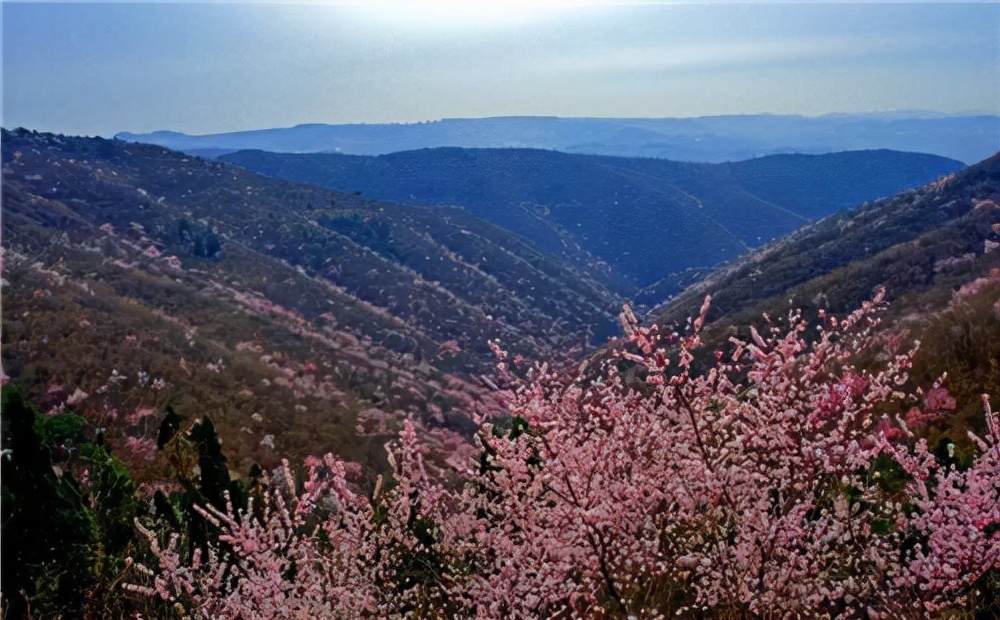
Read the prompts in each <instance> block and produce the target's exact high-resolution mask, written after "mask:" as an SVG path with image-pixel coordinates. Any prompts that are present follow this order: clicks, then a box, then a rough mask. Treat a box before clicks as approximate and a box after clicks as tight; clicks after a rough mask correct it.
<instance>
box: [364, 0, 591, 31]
mask: <svg viewBox="0 0 1000 620" xmlns="http://www.w3.org/2000/svg"><path fill="white" fill-rule="evenodd" d="M364 6H365V8H366V9H367V10H368V11H370V12H371V14H372V15H373V16H374V17H376V18H377V19H379V20H382V21H390V22H394V23H397V24H399V25H407V26H424V27H435V26H436V27H473V26H493V25H498V26H500V25H510V24H521V23H525V22H530V21H536V20H539V19H545V18H547V17H551V16H552V15H553V14H554V13H556V12H558V11H559V10H560V9H566V8H568V7H570V6H571V4H570V3H569V2H556V1H548V2H546V1H545V0H541V1H539V0H503V1H495V0H478V1H476V0H472V1H469V0H466V1H462V0H423V1H421V2H394V1H386V2H371V3H366V4H365V5H364ZM574 6H577V7H578V6H579V2H577V3H575V4H574Z"/></svg>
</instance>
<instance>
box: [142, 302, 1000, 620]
mask: <svg viewBox="0 0 1000 620" xmlns="http://www.w3.org/2000/svg"><path fill="white" fill-rule="evenodd" d="M879 303H880V300H876V301H875V302H874V303H872V304H866V305H865V307H863V308H862V309H861V310H859V311H857V312H855V313H854V314H852V315H851V316H849V317H847V318H845V319H843V320H839V321H838V320H836V319H834V318H833V317H823V320H824V325H823V326H822V328H821V330H820V331H819V332H818V336H817V337H815V338H810V339H807V338H806V337H805V334H806V327H807V326H806V324H805V322H804V321H802V320H801V319H800V317H799V316H798V315H795V314H792V315H790V316H789V317H788V318H787V322H785V323H784V324H785V326H784V327H783V328H782V327H772V328H769V329H767V330H764V333H763V334H761V333H759V332H758V331H757V330H756V329H751V331H750V334H751V338H750V339H749V341H747V342H744V341H741V340H737V339H733V341H732V344H733V350H732V351H731V352H729V353H728V354H723V353H722V352H717V353H715V356H714V360H715V361H714V363H713V364H710V365H709V367H708V368H704V369H702V370H701V371H699V372H695V370H694V367H695V365H696V356H695V353H696V352H697V350H698V349H699V348H700V347H702V343H701V339H700V336H699V332H700V329H701V326H702V324H703V322H704V316H705V312H706V311H707V307H708V306H707V300H706V305H705V306H704V307H703V309H702V312H701V315H700V316H699V317H698V318H697V319H695V320H694V321H691V322H690V323H689V324H688V327H687V329H686V330H684V331H683V333H682V334H677V333H674V332H670V333H666V332H660V331H659V330H658V329H657V328H656V327H650V328H646V327H642V326H640V325H639V324H638V322H637V321H636V320H635V318H634V316H632V315H631V313H630V312H628V311H626V312H625V313H624V314H623V325H624V327H625V330H626V333H627V336H628V340H629V344H628V346H627V347H626V348H625V349H623V350H621V351H619V352H618V353H617V357H616V359H615V360H614V362H615V363H612V364H608V365H607V367H606V369H605V370H603V371H602V372H601V374H600V376H598V377H596V378H595V377H593V376H592V375H586V374H585V372H584V369H582V368H581V369H580V370H578V371H573V372H566V371H557V370H554V369H552V368H550V367H548V366H546V365H539V366H535V367H532V368H531V369H530V370H528V372H527V375H526V378H522V379H518V378H515V377H514V376H513V375H512V374H509V373H508V372H507V371H508V367H507V362H506V360H505V359H503V357H504V355H503V353H502V352H499V354H500V355H501V358H502V359H501V362H500V364H499V370H500V381H499V383H500V384H501V385H506V386H507V387H508V390H507V392H506V397H507V403H508V404H507V406H508V411H509V414H510V418H509V420H512V422H511V421H504V420H499V419H495V420H493V421H484V422H483V424H482V427H481V430H480V432H479V433H478V435H477V441H478V446H479V450H480V458H479V461H478V462H470V463H468V467H467V470H466V471H462V472H457V473H458V474H459V475H460V476H459V477H460V480H459V482H457V483H454V484H449V485H442V484H439V483H438V482H436V481H434V480H432V479H431V478H430V477H429V476H428V475H427V474H426V471H425V470H424V467H423V457H422V455H421V449H420V443H419V441H418V439H417V436H416V433H415V431H414V429H413V427H412V426H410V425H409V424H408V425H407V426H406V428H405V430H404V431H403V433H402V436H401V441H400V443H399V444H398V445H397V446H396V447H395V448H393V450H392V452H391V453H392V456H393V459H392V463H393V466H394V477H395V479H396V481H397V485H396V486H394V487H393V488H392V489H391V490H390V491H388V492H384V493H382V492H380V491H378V490H377V491H376V493H375V496H374V497H373V498H370V499H369V498H366V497H362V496H358V495H357V494H355V493H354V492H353V491H351V490H350V489H349V488H348V485H347V482H346V480H345V473H344V464H343V463H342V462H341V461H339V460H338V459H336V458H334V457H332V456H329V455H328V456H327V457H325V458H324V459H323V460H322V461H321V462H320V461H318V460H313V461H312V462H311V463H309V464H308V465H310V474H309V477H308V479H307V481H306V483H305V485H304V486H303V487H302V488H301V489H299V491H298V492H297V493H295V492H294V490H295V489H296V487H295V485H294V483H293V482H291V481H285V482H283V483H281V484H275V483H272V484H271V485H270V491H269V492H268V493H267V494H266V495H265V498H267V499H266V501H265V504H264V506H263V507H254V508H253V509H251V510H249V511H247V512H246V513H235V512H234V511H232V510H231V511H229V513H223V512H219V511H208V512H207V513H206V514H210V515H211V517H212V518H213V519H215V520H216V521H217V523H218V525H219V527H220V529H221V531H222V533H223V535H222V537H221V540H222V541H223V543H224V546H222V547H218V548H215V549H213V550H212V551H211V553H210V555H209V557H198V556H196V557H194V558H190V559H188V560H185V559H184V558H183V557H182V554H181V553H180V552H179V551H178V547H179V546H178V545H177V544H176V538H175V539H173V540H172V542H171V543H169V544H167V545H166V546H163V547H161V546H160V544H159V543H158V538H157V536H156V535H155V534H154V533H153V532H149V531H147V535H148V537H149V539H150V541H151V545H152V549H153V552H154V554H155V555H156V556H157V558H158V562H159V567H158V570H157V571H156V572H155V573H154V572H153V571H148V572H149V573H150V576H149V578H148V580H147V581H146V584H148V585H133V586H130V587H131V588H133V589H135V590H139V591H144V592H146V593H148V594H150V595H154V596H159V597H161V598H164V599H166V600H175V601H178V602H179V603H181V604H184V605H186V607H187V609H189V610H193V609H197V610H198V612H197V613H200V614H201V615H202V616H203V617H210V618H245V617H289V618H297V617H309V616H311V617H330V616H337V615H338V614H339V615H342V616H344V617H392V616H402V615H416V616H431V615H434V614H436V613H443V614H445V615H447V616H459V617H483V618H500V617H668V616H669V617H676V616H681V617H714V618H735V617H739V618H828V617H850V618H896V617H915V618H919V617H933V616H932V614H940V613H946V612H961V611H963V610H970V609H973V608H975V607H976V606H977V605H984V604H987V603H983V602H982V600H981V598H982V595H981V594H978V593H977V589H978V588H980V587H981V583H982V582H983V580H984V579H986V578H987V577H989V575H988V573H990V571H992V572H993V574H994V577H995V573H996V570H997V568H998V564H1000V531H998V530H1000V486H998V485H1000V420H998V419H997V415H996V414H994V413H992V412H991V410H990V406H989V401H988V399H987V398H986V397H984V407H985V410H986V416H987V421H988V431H989V432H988V436H987V437H984V438H979V437H973V438H972V439H973V441H974V443H975V444H976V446H977V448H978V454H977V455H976V458H975V459H974V460H973V462H972V464H971V465H970V466H968V467H965V468H961V467H958V466H956V465H955V464H953V463H946V462H942V461H939V460H938V459H937V458H935V456H934V455H933V454H932V453H931V452H930V451H929V450H928V448H927V445H926V443H925V442H924V441H922V440H917V439H915V438H914V437H913V435H912V430H911V429H910V428H908V426H907V424H906V421H905V420H904V419H903V418H902V417H899V416H895V417H889V416H887V415H886V413H885V412H887V411H893V410H895V411H906V410H909V413H908V414H907V418H908V419H910V420H917V419H925V418H928V417H934V416H937V415H940V413H941V412H940V410H941V409H946V408H948V407H954V403H953V402H951V401H950V399H949V397H948V396H947V394H946V392H944V391H943V389H942V388H941V387H940V386H935V388H934V390H933V391H931V392H929V393H928V395H927V397H926V398H922V399H921V398H918V396H917V395H908V394H906V393H904V392H903V391H901V390H902V389H903V386H904V385H905V384H906V383H907V370H908V368H909V366H910V360H911V356H912V353H913V352H912V351H910V352H907V353H898V352H896V351H893V350H888V349H886V350H883V351H882V355H881V356H880V359H882V364H881V367H880V368H878V369H874V370H869V369H862V368H859V367H856V366H855V365H853V364H854V360H857V359H859V357H860V356H861V354H862V353H865V352H871V351H873V350H878V349H879V348H883V349H884V348H886V345H885V341H884V340H881V339H880V338H879V337H878V336H877V332H876V330H875V327H876V325H877V323H878V319H877V316H876V314H877V306H878V305H879ZM498 351H499V349H498ZM917 405H920V406H922V407H923V409H924V410H925V411H920V410H917V411H914V407H916V406H917ZM918 414H920V415H918ZM147 570H148V569H147Z"/></svg>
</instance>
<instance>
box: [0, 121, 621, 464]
mask: <svg viewBox="0 0 1000 620" xmlns="http://www.w3.org/2000/svg"><path fill="white" fill-rule="evenodd" d="M2 139H3V162H4V168H3V201H4V205H3V206H4V218H3V236H4V244H3V251H4V254H3V257H4V263H3V276H4V279H5V283H4V285H3V301H4V306H3V320H4V329H3V338H4V340H3V363H4V369H5V371H6V373H7V375H9V376H10V377H12V378H13V380H14V381H15V383H17V384H18V385H19V386H20V387H22V388H23V389H24V390H25V391H27V392H29V393H30V394H31V395H32V397H33V398H34V399H35V400H36V401H37V402H42V403H48V404H50V405H52V406H57V405H59V404H61V403H62V404H64V403H67V402H69V403H70V404H71V405H73V406H74V407H77V408H79V409H80V410H81V411H83V412H85V413H86V414H87V415H88V416H89V417H90V418H91V419H92V420H98V421H99V422H100V421H103V422H105V423H106V424H107V425H108V426H111V427H115V428H123V430H122V432H130V433H131V432H135V431H137V430H141V429H139V428H137V427H136V426H135V425H129V424H125V423H124V422H123V418H124V417H126V412H125V409H130V410H131V409H134V408H135V407H137V406H138V407H140V408H142V407H153V408H156V409H162V408H163V407H165V406H166V405H167V404H171V405H172V406H174V407H175V409H177V410H178V412H180V413H182V414H184V415H187V416H189V417H196V416H200V415H203V414H205V413H208V414H211V415H212V416H213V417H216V418H217V419H216V422H217V424H218V426H219V429H220V435H221V436H222V437H223V438H224V439H225V440H226V441H227V442H230V443H231V444H232V445H233V446H235V448H234V451H235V453H236V454H237V455H238V456H239V458H240V459H244V460H245V459H248V458H251V457H253V458H259V459H266V457H267V455H268V454H272V452H269V446H268V443H274V442H276V443H277V444H278V447H279V448H280V449H281V452H285V453H291V454H292V455H295V454H298V453H302V452H306V451H319V450H326V449H331V448H332V449H334V450H337V451H340V452H341V453H342V454H344V455H345V456H347V457H348V458H353V459H357V460H362V461H364V460H378V459H379V458H381V455H382V450H381V443H382V441H384V439H385V438H386V437H389V436H391V435H392V431H393V430H395V428H396V427H397V426H398V424H399V423H400V420H401V419H402V418H403V417H406V416H410V417H413V418H414V419H416V420H419V421H422V422H423V423H424V424H425V426H426V427H427V428H431V429H432V430H435V429H436V430H435V432H439V435H440V437H439V438H441V441H446V440H447V441H451V440H450V439H447V438H448V437H451V435H449V434H448V433H452V432H453V431H459V432H461V431H465V430H468V429H469V428H471V421H470V420H469V418H468V417H467V416H468V415H469V413H470V412H471V411H472V410H474V409H475V410H479V411H488V410H490V409H491V407H492V405H490V403H491V398H492V397H491V395H490V394H491V392H490V389H489V386H488V382H484V381H483V380H482V379H480V375H481V374H482V373H485V372H488V371H489V369H490V368H492V366H493V364H494V358H493V355H492V353H491V351H490V350H489V348H488V346H487V341H488V340H490V339H495V340H499V341H501V342H503V343H504V344H505V346H508V347H509V348H510V349H511V350H512V351H514V352H517V353H521V354H523V355H525V356H530V357H538V358H541V357H547V356H550V355H552V354H554V353H555V352H559V351H564V350H566V349H568V348H571V347H572V346H574V345H579V344H584V343H585V342H586V339H587V338H588V334H590V333H596V334H597V337H599V338H600V337H603V336H606V335H608V334H610V333H612V332H613V331H614V330H615V329H616V328H615V327H614V326H615V323H616V320H615V316H616V314H617V311H618V308H619V307H620V299H619V298H618V297H616V296H615V295H613V294H611V293H609V292H608V291H607V290H606V289H604V288H603V287H602V286H601V285H600V284H599V283H598V282H597V281H596V280H594V279H593V278H592V277H589V276H588V275H587V274H585V273H582V272H580V271H577V270H574V269H573V268H570V267H569V266H567V265H566V264H563V263H560V262H558V261H555V260H553V259H551V258H550V257H547V256H545V255H543V254H541V253H539V252H538V251H537V250H535V249H533V248H532V247H531V246H530V244H528V243H526V242H525V241H524V240H523V239H520V238H518V237H517V236H515V235H513V234H511V233H509V232H507V231H505V230H501V229H498V228H497V227H495V226H493V225H491V224H488V223H486V222H483V221H482V220H478V219H476V218H475V217H473V216H472V215H470V214H469V213H468V212H465V211H463V210H461V209H454V208H415V207H400V206H397V205H391V204H381V203H376V202H372V201H368V200H363V199H360V198H357V197H354V196H348V195H343V194H339V193H336V192H332V191H328V190H321V189H318V188H315V187H308V186H302V185H297V184H294V183H290V182H285V181H277V180H272V179H266V178H263V177H260V176H257V175H255V174H252V173H249V172H246V171H244V170H241V169H238V168H234V167H231V166H228V165H225V164H223V163H219V162H208V161H205V160H201V159H197V158H190V157H188V156H185V155H183V154H180V153H176V152H171V151H167V150H164V149H162V148H160V147H155V146H146V145H133V144H125V143H122V142H116V141H107V140H102V139H87V138H69V137H65V136H54V135H51V134H35V133H30V132H26V131H23V130H19V131H17V132H7V131H4V132H3V135H2ZM154 385H155V386H158V387H156V388H155V389H154ZM77 390H80V394H84V395H85V396H77V397H74V394H75V393H76V391H77ZM71 401H72V402H71ZM122 424H125V426H124V427H122ZM147 431H148V429H147ZM262 435H263V436H269V437H271V439H269V440H267V441H265V443H264V444H260V445H258V442H259V441H261V436H262Z"/></svg>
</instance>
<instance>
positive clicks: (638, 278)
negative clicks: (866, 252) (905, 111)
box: [222, 148, 962, 303]
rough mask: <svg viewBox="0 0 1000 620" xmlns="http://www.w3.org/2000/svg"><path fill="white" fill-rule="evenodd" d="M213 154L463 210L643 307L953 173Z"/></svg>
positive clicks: (809, 165)
mask: <svg viewBox="0 0 1000 620" xmlns="http://www.w3.org/2000/svg"><path fill="white" fill-rule="evenodd" d="M222 159H224V160H225V161H228V162H231V163H235V164H237V165H240V166H243V167H245V168H248V169H250V170H254V171H257V172H259V173H262V174H265V175H268V176H271V177H277V178H284V179H289V180H294V181H299V182H305V183H310V184H313V185H319V186H323V187H328V188H331V189H336V190H338V191H343V192H346V193H352V192H355V191H360V192H361V193H362V195H363V196H368V197H372V198H375V199H379V200H391V201H395V202H401V203H411V204H422V205H437V204H443V205H459V206H462V207H464V208H465V209H467V210H468V211H469V212H470V213H471V214H474V215H475V216H477V217H480V218H482V219H484V220H487V221H490V222H492V223H494V224H497V225H499V226H502V227H504V228H506V229H508V230H511V231H513V232H515V233H517V234H519V235H521V236H523V237H524V238H526V239H528V240H530V241H531V242H533V244H534V245H535V247H537V248H538V249H539V250H540V251H542V252H545V253H547V254H551V255H554V256H561V257H562V258H563V259H565V260H568V261H570V262H572V263H575V264H578V265H579V266H580V267H581V268H588V267H598V268H600V269H603V270H604V271H605V278H604V282H605V284H606V285H607V286H609V287H611V288H612V289H614V290H616V291H618V292H620V293H622V294H625V295H627V296H629V297H632V296H634V295H635V294H636V290H637V289H638V288H643V287H647V286H651V285H654V284H655V285H657V286H656V287H655V289H654V290H652V291H650V292H648V293H647V294H645V295H644V296H643V301H649V302H652V303H656V302H659V301H662V299H664V298H666V297H667V296H668V295H670V294H673V293H675V292H677V291H679V290H680V288H682V285H683V283H684V282H685V281H686V280H687V279H688V278H689V277H690V273H680V272H685V270H692V269H701V270H703V272H704V270H707V269H709V268H711V267H713V266H714V265H717V264H718V263H720V262H722V261H725V260H728V259H732V258H735V257H737V256H739V255H740V254H743V253H745V252H746V251H747V250H748V249H750V248H752V247H756V246H758V245H761V244H762V243H765V242H767V241H769V240H771V239H773V238H775V237H779V236H781V235H784V234H786V233H788V232H790V231H792V230H794V229H795V228H798V227H799V226H801V225H803V224H805V223H807V222H809V221H812V220H815V219H818V218H821V217H823V216H826V215H828V214H830V213H832V212H834V211H836V210H838V209H842V208H845V207H848V206H851V205H854V204H858V203H861V202H863V201H865V200H871V199H874V198H877V197H881V196H888V195H890V194H893V193H895V192H897V191H899V190H901V189H905V188H908V187H914V186H917V185H921V184H923V183H927V182H929V181H932V180H934V179H935V178H937V177H939V176H941V175H944V174H947V173H950V172H954V171H956V170H958V169H959V168H961V167H962V164H961V162H958V161H955V160H950V159H946V158H942V157H938V156H934V155H922V154H915V153H899V152H893V151H859V152H847V153H835V154H829V155H815V156H812V155H781V156H770V157H764V158H759V159H754V160H750V161H744V162H738V163H728V164H694V163H682V162H674V161H668V160H661V159H648V158H645V159H638V158H621V157H608V156H599V155H579V154H565V153H559V152H554V151H542V150H528V149H457V148H441V149H423V150H419V151H408V152H402V153H393V154H390V155H382V156H378V157H372V156H367V157H366V156H350V155H337V154H278V153H265V152H260V151H245V152H238V153H233V154H230V155H225V156H223V157H222ZM581 257H582V258H583V259H584V260H585V262H584V263H580V262H579V261H580V260H581ZM671 277H672V279H669V278H671ZM665 279H666V280H665Z"/></svg>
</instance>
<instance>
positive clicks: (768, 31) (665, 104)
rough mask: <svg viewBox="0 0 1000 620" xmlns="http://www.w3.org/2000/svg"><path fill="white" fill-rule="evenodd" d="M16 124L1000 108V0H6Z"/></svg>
mask: <svg viewBox="0 0 1000 620" xmlns="http://www.w3.org/2000/svg"><path fill="white" fill-rule="evenodd" d="M0 19H2V33H3V44H2V52H3V61H2V63H3V100H2V103H3V109H2V122H3V126H4V127H8V128H12V127H18V126H24V127H28V128H30V129H36V130H39V131H55V132H60V133H68V134H77V135H103V136H112V135H114V134H115V133H117V132H119V131H133V132H147V131H154V130H161V129H166V130H175V131H183V132H185V133H190V134H205V133H218V132H226V131H237V130H244V129H259V128H265V127H287V126H292V125H297V124H300V123H381V122H416V121H424V120H435V119H440V118H457V117H464V118H474V117H486V116H512V115H552V116H564V117H568V116H599V117H678V116H707V115H719V114H751V113H753V114H756V113H771V114H803V115H809V116H815V115H821V114H828V113H850V112H876V111H877V112H885V111H898V110H922V111H934V112H941V113H948V114H952V113H988V114H1000V2H997V1H991V2H978V3H974V4H958V3H949V4H929V3H913V2H907V3H894V4H871V3H867V2H854V3H837V4H824V3H815V2H804V1H802V2H785V3H780V4H760V3H755V4H745V3H733V2H724V3H718V4H704V3H699V4H683V3H663V2H646V3H639V4H636V3H627V2H617V3H613V4H598V3H590V4H582V3H575V4H567V3H558V2H546V1H545V0H542V1H541V2H538V1H536V2H526V1H523V0H506V1H501V2H491V1H488V0H479V1H478V2H477V1H476V0H467V1H465V2H454V1H450V2H449V1H445V0H436V1H431V2H420V3H416V2H410V3H406V2H380V1H374V2H367V3H341V4H328V3H311V4H289V3H284V2H271V3H256V4H248V3H241V2H231V1H227V2H221V3H214V4H197V3H188V2H182V3H158V4H149V3H146V4H126V3H71V4H57V3H48V2H46V3H29V2H3V4H2V16H0Z"/></svg>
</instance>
